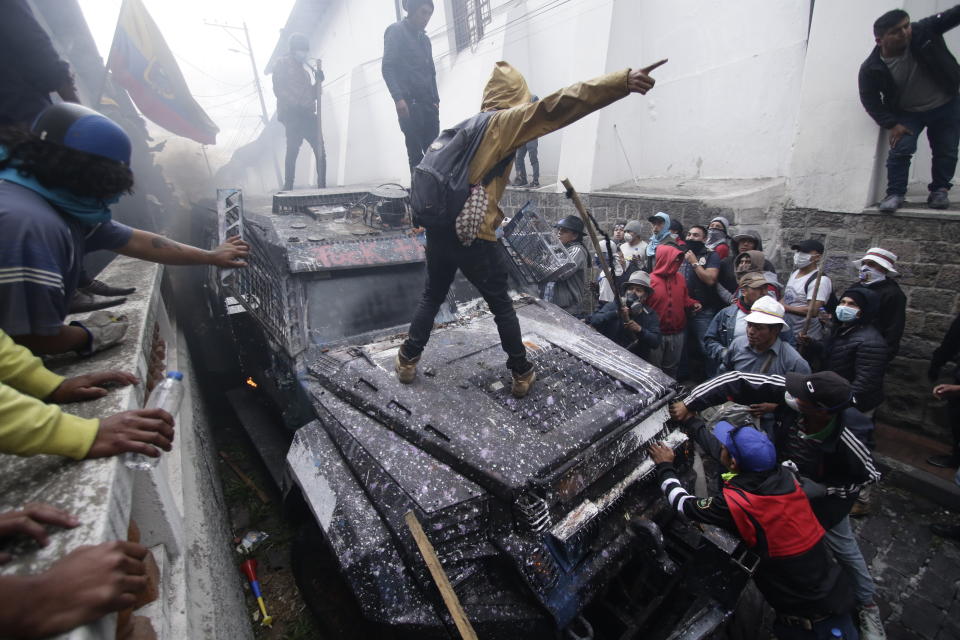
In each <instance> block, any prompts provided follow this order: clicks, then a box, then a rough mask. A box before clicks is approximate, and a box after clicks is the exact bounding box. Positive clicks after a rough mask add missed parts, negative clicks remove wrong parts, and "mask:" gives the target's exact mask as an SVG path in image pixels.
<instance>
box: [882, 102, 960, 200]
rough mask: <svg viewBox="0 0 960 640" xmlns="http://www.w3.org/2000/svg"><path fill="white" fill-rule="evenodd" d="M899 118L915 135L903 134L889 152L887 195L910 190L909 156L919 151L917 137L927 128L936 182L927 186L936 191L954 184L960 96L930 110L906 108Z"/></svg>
mask: <svg viewBox="0 0 960 640" xmlns="http://www.w3.org/2000/svg"><path fill="white" fill-rule="evenodd" d="M897 118H898V120H899V124H902V125H903V126H905V127H906V128H907V129H910V131H912V132H913V135H904V136H903V137H902V138H900V141H899V142H897V144H896V146H894V147H893V148H892V149H890V152H889V154H887V195H891V194H897V195H901V196H902V195H904V194H906V193H907V177H908V175H909V173H910V159H911V158H912V157H913V154H914V153H916V151H917V139H918V138H919V137H920V133H921V132H923V129H924V127H926V129H927V140H928V141H929V142H930V151H931V152H932V155H933V163H932V164H933V166H932V168H931V174H932V177H933V181H932V182H931V183H930V184H929V185H927V188H928V189H929V190H930V191H936V190H938V189H949V188H950V187H952V186H953V185H952V184H951V183H950V181H951V180H952V179H953V173H954V171H955V170H956V168H957V144H958V143H960V97H954V98H953V99H952V100H951V101H950V102H948V103H947V104H945V105H941V106H939V107H937V108H936V109H931V110H930V111H922V112H909V111H905V112H903V113H900V114H899V115H898V116H897Z"/></svg>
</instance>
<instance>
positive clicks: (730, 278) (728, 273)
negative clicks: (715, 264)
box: [717, 231, 776, 294]
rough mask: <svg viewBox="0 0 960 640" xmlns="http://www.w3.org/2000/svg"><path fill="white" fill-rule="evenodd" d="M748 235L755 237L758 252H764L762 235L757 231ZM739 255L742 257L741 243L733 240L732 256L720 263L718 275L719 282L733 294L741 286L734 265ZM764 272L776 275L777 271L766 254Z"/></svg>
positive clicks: (731, 244) (749, 232) (731, 243)
mask: <svg viewBox="0 0 960 640" xmlns="http://www.w3.org/2000/svg"><path fill="white" fill-rule="evenodd" d="M747 233H748V234H750V235H751V236H753V239H754V240H755V241H756V243H757V251H763V239H762V238H761V237H760V234H759V233H757V232H756V231H748V232H747ZM738 255H740V243H739V242H738V241H736V240H731V241H730V255H728V256H727V257H726V258H724V259H723V260H721V261H720V272H719V273H718V274H717V282H718V283H720V285H721V286H722V287H723V288H724V289H726V290H727V291H729V292H730V293H731V294H733V293H736V291H737V288H738V286H739V285H738V283H737V273H736V265H735V264H734V263H735V262H736V260H737V256H738ZM763 270H764V271H772V272H774V273H776V269H774V268H773V263H772V262H770V260H768V259H767V257H766V254H764V258H763Z"/></svg>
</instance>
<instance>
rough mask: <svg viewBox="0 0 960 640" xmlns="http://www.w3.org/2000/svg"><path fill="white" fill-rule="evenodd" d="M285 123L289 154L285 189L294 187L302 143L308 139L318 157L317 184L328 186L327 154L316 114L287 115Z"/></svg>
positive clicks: (285, 161)
mask: <svg viewBox="0 0 960 640" xmlns="http://www.w3.org/2000/svg"><path fill="white" fill-rule="evenodd" d="M285 120H286V122H284V123H283V127H284V130H285V131H286V133H287V155H286V158H285V159H284V173H283V189H284V191H289V190H290V189H293V178H294V174H295V173H296V171H297V156H298V155H300V145H302V144H303V141H304V140H306V141H307V143H309V144H310V146H311V147H313V154H314V156H316V158H317V186H318V187H320V188H323V187H326V186H327V155H326V152H325V151H324V150H323V146H322V145H321V144H320V142H319V140H318V138H319V136H318V135H317V134H318V131H317V116H316V114H296V115H294V114H291V115H288V116H286V117H285Z"/></svg>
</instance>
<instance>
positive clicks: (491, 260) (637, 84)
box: [394, 60, 666, 398]
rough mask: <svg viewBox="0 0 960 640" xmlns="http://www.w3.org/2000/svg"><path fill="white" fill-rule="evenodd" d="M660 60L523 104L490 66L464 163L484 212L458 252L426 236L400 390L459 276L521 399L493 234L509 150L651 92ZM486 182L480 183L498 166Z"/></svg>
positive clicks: (518, 360)
mask: <svg viewBox="0 0 960 640" xmlns="http://www.w3.org/2000/svg"><path fill="white" fill-rule="evenodd" d="M664 62H666V60H663V61H661V62H658V63H656V64H653V65H650V66H649V67H646V68H644V69H624V70H623V71H618V72H615V73H609V74H607V75H604V76H600V77H599V78H595V79H593V80H588V81H586V82H578V83H576V84H573V85H571V86H569V87H566V88H564V89H560V90H559V91H556V92H554V93H552V94H550V95H549V96H547V97H545V98H543V99H541V100H539V101H537V102H530V90H529V89H527V82H526V80H524V78H523V76H522V75H521V74H520V73H519V72H518V71H517V70H516V69H514V68H513V67H512V66H511V65H510V64H509V63H507V62H503V61H501V62H497V63H496V65H495V66H494V69H493V73H492V74H491V76H490V79H489V80H488V81H487V85H486V87H485V88H484V91H483V102H482V104H481V107H480V108H481V110H482V111H494V112H495V113H493V115H492V116H490V118H489V120H488V121H487V125H486V128H485V130H484V133H483V136H482V138H481V139H480V144H479V146H478V147H477V150H476V151H475V152H474V154H473V157H472V158H471V159H470V165H469V182H470V184H472V185H483V186H482V188H483V190H484V191H485V193H486V196H487V208H486V210H485V211H484V213H483V221H482V223H481V224H480V227H479V230H478V231H477V236H476V239H475V240H474V241H473V242H471V243H470V244H469V245H468V246H464V245H463V244H462V243H461V241H460V238H459V237H458V236H457V232H456V229H438V230H436V231H432V230H429V229H428V231H427V240H428V241H427V251H426V253H427V282H426V286H425V288H424V291H423V297H422V298H421V300H420V305H419V307H418V308H417V311H416V313H415V314H414V316H413V320H412V321H411V323H410V330H409V335H408V337H407V339H406V340H405V341H404V343H403V345H401V347H400V349H398V351H397V358H396V362H395V365H394V366H395V369H396V372H397V379H398V380H399V381H400V382H401V383H403V384H410V383H411V382H413V380H414V378H415V377H416V373H417V362H419V360H420V355H421V354H422V353H423V349H424V347H425V346H426V345H427V341H428V340H429V339H430V332H431V331H432V329H433V321H434V318H435V317H436V315H437V311H438V310H439V309H440V305H441V304H443V301H444V300H445V299H446V296H447V292H448V291H449V289H450V285H451V284H452V283H453V279H454V277H455V276H456V273H457V270H461V271H463V274H464V275H465V276H466V278H467V280H469V281H470V282H471V283H473V285H474V286H475V287H477V289H478V290H479V291H480V294H481V295H482V296H483V298H484V300H486V302H487V304H488V305H489V307H490V310H491V312H493V315H494V321H495V322H496V324H497V330H498V331H499V333H500V344H501V345H502V347H503V350H504V351H505V352H506V353H507V368H508V369H510V371H511V372H512V374H513V386H512V389H511V392H512V393H513V395H514V396H515V397H517V398H522V397H524V396H526V395H527V393H529V391H530V387H531V386H532V385H533V382H534V380H535V379H536V371H535V370H534V368H533V364H532V363H531V362H530V361H529V360H528V359H527V349H526V347H525V346H524V344H523V339H522V337H521V332H520V321H519V320H518V319H517V314H516V311H514V308H513V301H512V300H511V298H510V295H509V293H508V291H507V267H506V265H505V264H504V262H503V260H504V258H503V254H502V250H501V248H500V247H499V246H498V245H497V235H496V230H497V228H498V227H499V226H500V222H501V221H502V220H503V211H501V209H500V198H501V197H502V196H503V192H504V191H505V190H506V188H507V182H508V181H509V179H510V168H511V166H510V165H512V164H513V163H512V162H511V161H510V160H512V158H513V154H514V152H515V151H516V150H517V147H519V146H520V145H522V144H524V143H525V142H527V141H529V140H532V139H534V138H538V137H541V136H544V135H546V134H548V133H550V132H551V131H556V130H557V129H561V128H563V127H565V126H567V125H568V124H570V123H572V122H575V121H577V120H579V119H580V118H582V117H584V116H586V115H587V114H589V113H592V112H593V111H596V110H598V109H602V108H603V107H605V106H607V105H609V104H611V103H613V102H615V101H617V100H619V99H621V98H625V97H626V96H628V95H629V94H630V93H640V94H645V93H647V92H648V91H649V90H650V89H652V88H653V85H654V79H653V78H651V77H650V75H649V74H650V72H651V71H652V70H653V69H655V68H657V67H658V66H660V65H661V64H663V63H664ZM505 159H506V160H508V161H507V162H506V164H504V168H503V169H502V170H501V171H499V172H497V173H496V175H492V176H490V180H489V181H486V180H484V177H485V176H487V174H489V173H490V172H491V170H492V169H494V168H495V167H498V165H500V164H502V163H503V162H504V160H505Z"/></svg>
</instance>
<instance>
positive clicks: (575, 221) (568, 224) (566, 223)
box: [553, 216, 583, 235]
mask: <svg viewBox="0 0 960 640" xmlns="http://www.w3.org/2000/svg"><path fill="white" fill-rule="evenodd" d="M553 226H555V227H557V228H558V229H569V230H570V231H573V232H575V233H579V234H581V235H582V234H583V220H581V219H580V218H579V217H578V216H567V217H566V218H563V219H562V220H560V221H559V222H557V224H555V225H553Z"/></svg>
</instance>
